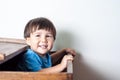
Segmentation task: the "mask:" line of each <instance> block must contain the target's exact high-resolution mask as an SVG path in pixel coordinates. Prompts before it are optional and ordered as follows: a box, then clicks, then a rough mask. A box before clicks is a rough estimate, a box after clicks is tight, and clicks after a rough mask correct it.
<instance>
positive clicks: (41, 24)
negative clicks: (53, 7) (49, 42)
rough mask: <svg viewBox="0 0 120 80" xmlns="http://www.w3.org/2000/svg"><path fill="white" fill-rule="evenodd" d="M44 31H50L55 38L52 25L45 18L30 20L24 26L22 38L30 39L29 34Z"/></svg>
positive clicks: (54, 30)
mask: <svg viewBox="0 0 120 80" xmlns="http://www.w3.org/2000/svg"><path fill="white" fill-rule="evenodd" d="M39 29H45V30H47V31H51V32H52V34H53V37H54V40H55V38H56V29H55V27H54V25H53V23H52V22H51V21H50V20H48V19H47V18H44V17H40V18H34V19H31V20H30V21H29V22H28V23H27V24H26V26H25V29H24V38H27V37H30V33H33V32H34V31H36V30H39Z"/></svg>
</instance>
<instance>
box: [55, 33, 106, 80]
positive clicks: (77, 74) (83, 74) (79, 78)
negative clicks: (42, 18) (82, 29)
mask: <svg viewBox="0 0 120 80" xmlns="http://www.w3.org/2000/svg"><path fill="white" fill-rule="evenodd" d="M57 36H58V37H57V40H56V44H55V47H56V48H57V49H61V48H65V47H69V48H73V47H74V46H73V44H74V41H75V40H74V39H75V38H74V36H73V34H72V33H70V32H66V31H60V32H59V33H58V35H57ZM79 52H80V51H79ZM79 52H77V55H76V56H75V59H74V63H73V68H74V69H73V71H74V74H73V80H106V79H105V78H104V77H103V76H101V75H100V74H99V73H98V72H96V71H94V69H92V68H90V67H89V66H88V65H87V64H86V63H85V62H84V60H83V58H82V56H81V55H80V53H79Z"/></svg>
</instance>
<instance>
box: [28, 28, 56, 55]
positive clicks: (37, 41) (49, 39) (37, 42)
mask: <svg viewBox="0 0 120 80" xmlns="http://www.w3.org/2000/svg"><path fill="white" fill-rule="evenodd" d="M26 42H27V44H28V45H29V46H30V48H31V49H32V50H33V51H35V52H37V53H38V54H39V55H41V56H43V55H44V54H46V53H47V52H48V51H50V50H51V49H52V47H53V43H54V37H53V34H52V33H51V32H50V31H46V30H44V29H40V30H36V31H35V32H33V33H31V34H30V37H29V38H27V39H26Z"/></svg>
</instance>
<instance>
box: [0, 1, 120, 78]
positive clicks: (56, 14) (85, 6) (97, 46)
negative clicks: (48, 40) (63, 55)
mask: <svg viewBox="0 0 120 80" xmlns="http://www.w3.org/2000/svg"><path fill="white" fill-rule="evenodd" d="M0 10H1V11H0V25H1V29H0V37H11V38H23V29H24V26H25V24H26V23H27V22H28V20H30V19H32V18H35V17H41V16H42V17H47V18H49V19H50V20H52V22H53V23H54V24H55V26H56V29H57V31H58V34H57V40H56V43H55V47H54V49H59V48H63V47H71V48H74V49H75V50H76V51H77V56H76V58H75V60H74V76H73V77H74V80H93V78H96V79H97V80H106V79H107V80H120V76H119V75H120V1H119V0H2V1H0Z"/></svg>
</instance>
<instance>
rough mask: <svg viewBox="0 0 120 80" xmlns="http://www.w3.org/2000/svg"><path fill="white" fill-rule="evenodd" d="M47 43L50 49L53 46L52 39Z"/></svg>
mask: <svg viewBox="0 0 120 80" xmlns="http://www.w3.org/2000/svg"><path fill="white" fill-rule="evenodd" d="M48 45H49V47H48V48H49V50H51V49H52V48H53V45H54V41H51V42H49V43H48Z"/></svg>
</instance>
